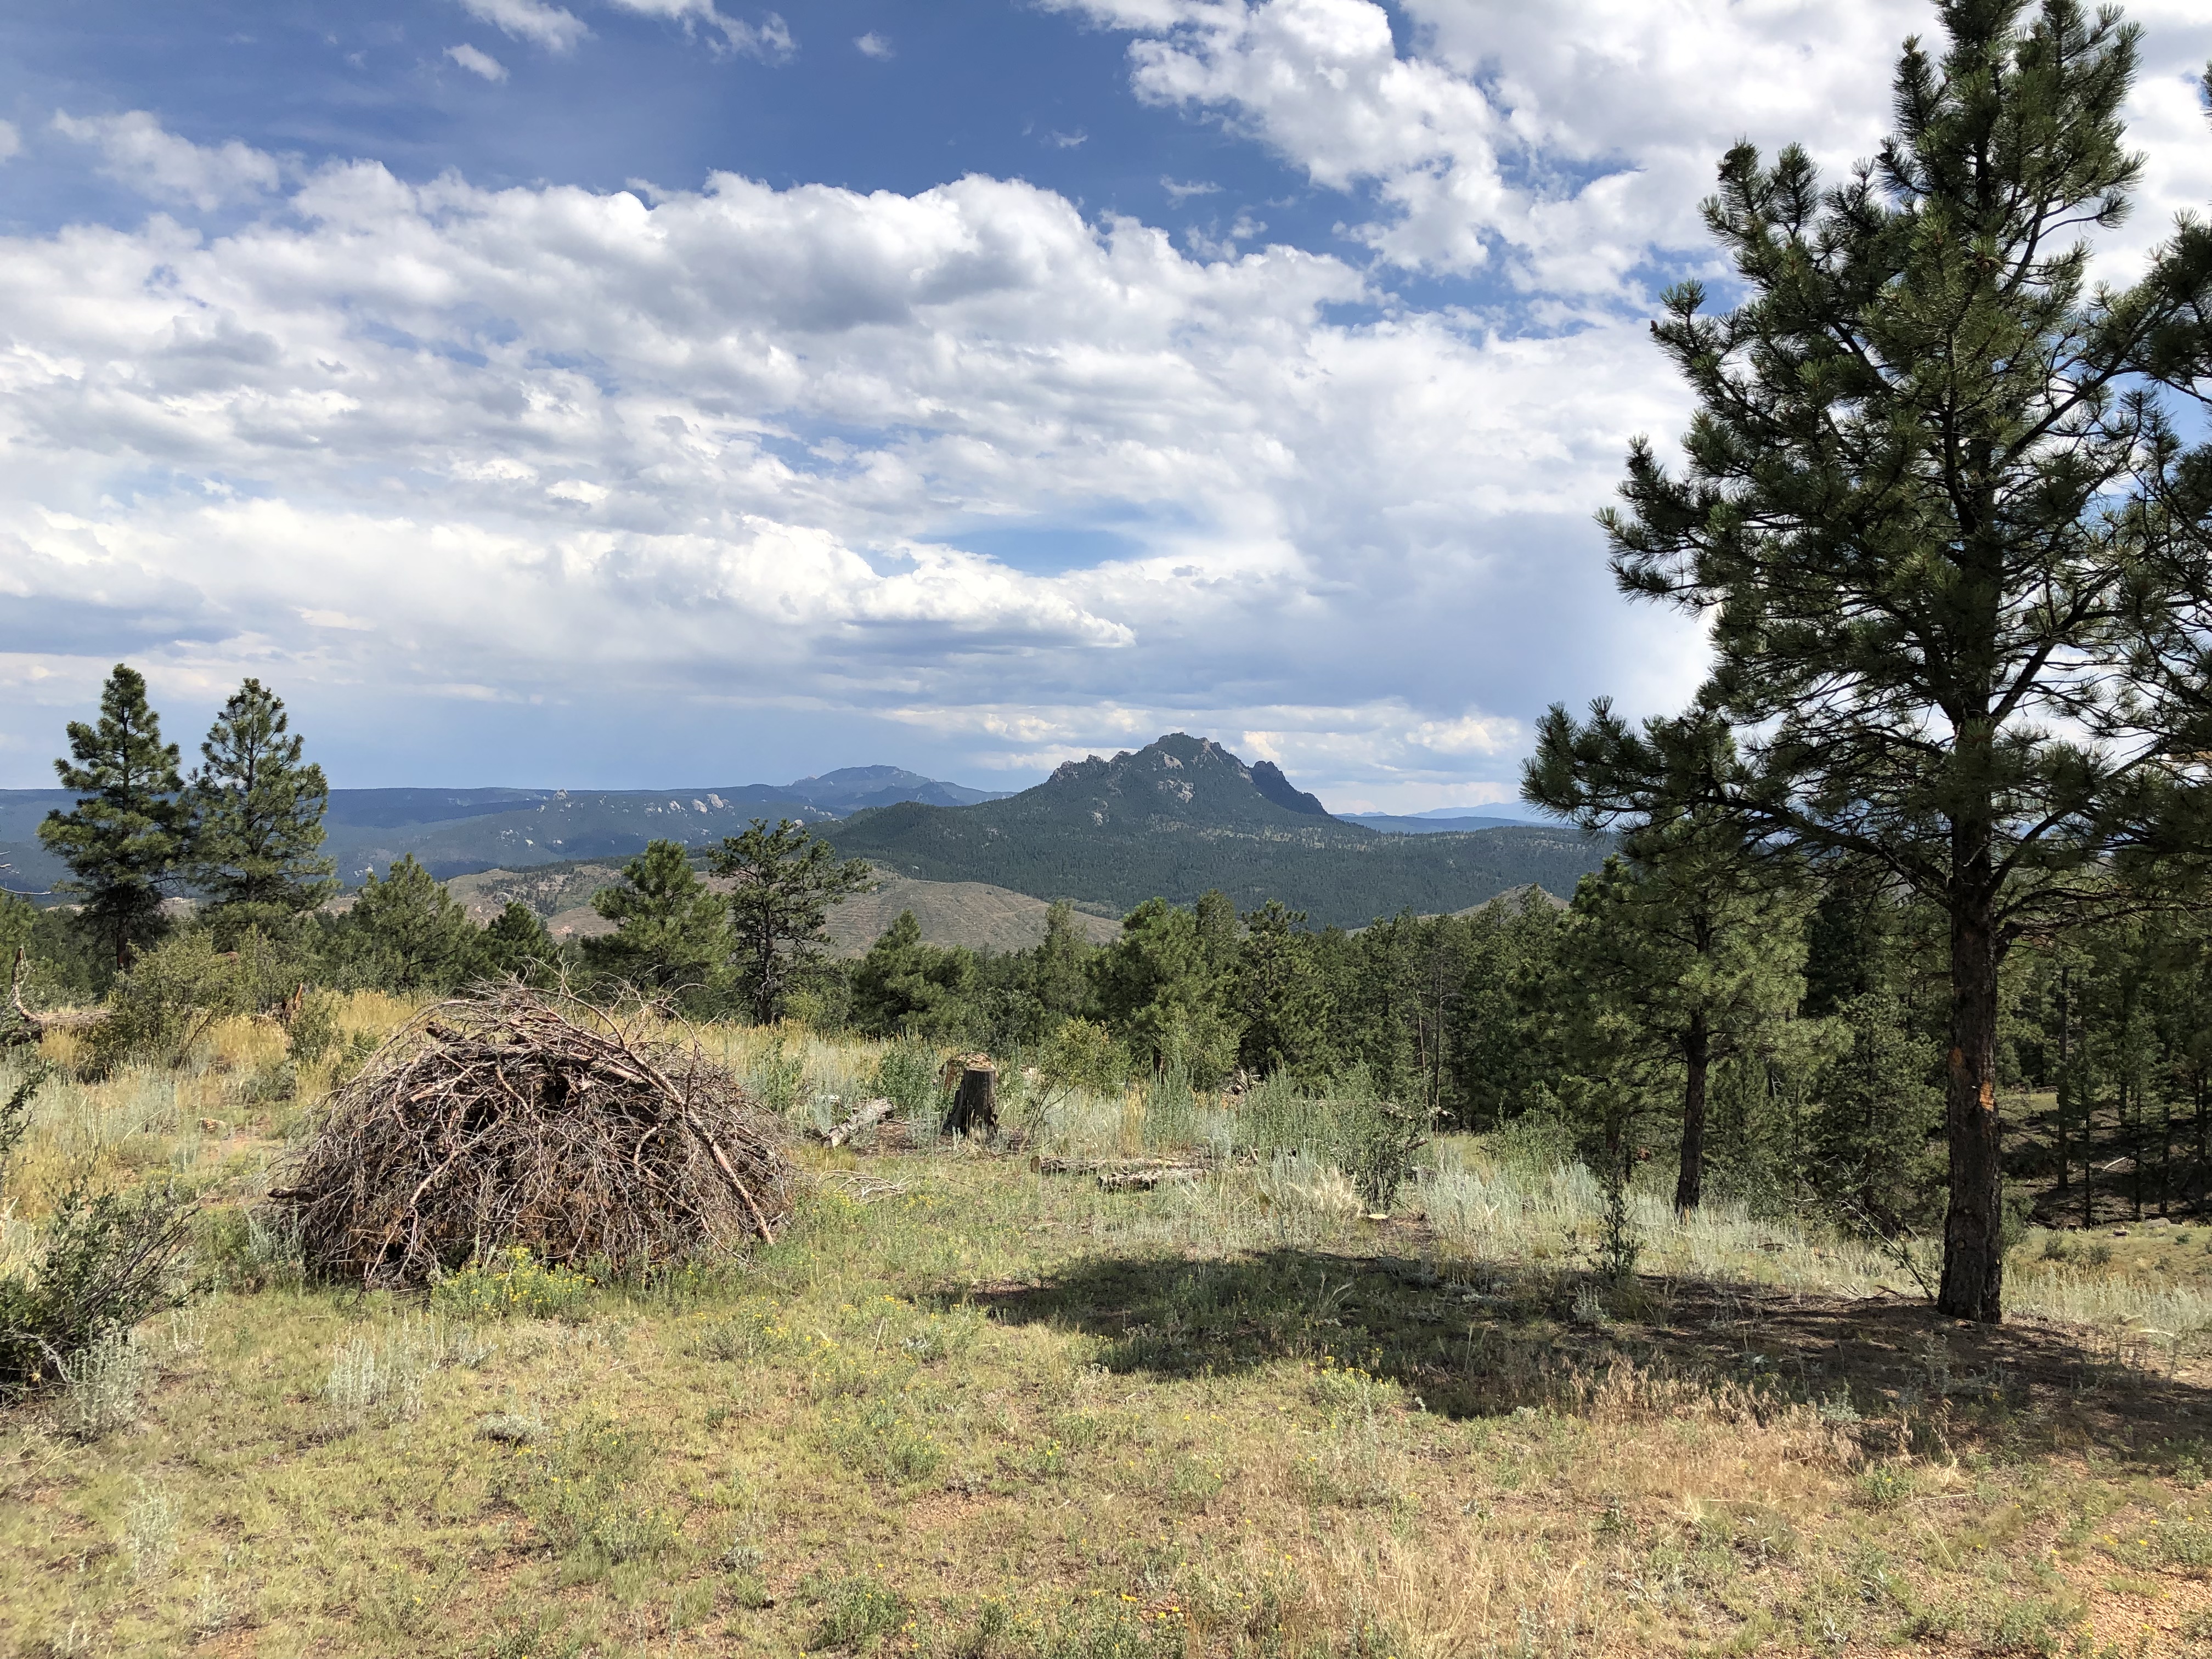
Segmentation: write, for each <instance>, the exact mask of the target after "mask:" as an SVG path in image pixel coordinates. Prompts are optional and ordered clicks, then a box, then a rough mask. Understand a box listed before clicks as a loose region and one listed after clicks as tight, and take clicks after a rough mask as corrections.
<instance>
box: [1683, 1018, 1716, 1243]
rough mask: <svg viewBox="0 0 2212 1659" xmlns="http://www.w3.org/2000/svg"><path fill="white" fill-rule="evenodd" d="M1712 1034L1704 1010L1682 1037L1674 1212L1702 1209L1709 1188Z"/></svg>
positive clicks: (1691, 1021)
mask: <svg viewBox="0 0 2212 1659" xmlns="http://www.w3.org/2000/svg"><path fill="white" fill-rule="evenodd" d="M1712 1052H1713V1038H1712V1032H1711V1030H1710V1029H1709V1028H1708V1027H1707V1025H1706V1024H1705V1011H1704V1010H1703V1009H1702V1008H1701V1009H1699V1011H1698V1012H1696V1013H1694V1014H1692V1015H1691V1016H1690V1029H1689V1030H1687V1031H1685V1032H1684V1033H1683V1034H1682V1072H1683V1082H1682V1167H1681V1171H1680V1174H1678V1175H1677V1176H1675V1177H1674V1213H1675V1214H1677V1215H1686V1214H1688V1213H1689V1212H1691V1211H1692V1210H1694V1209H1696V1208H1697V1207H1698V1203H1699V1200H1700V1199H1701V1198H1702V1197H1703V1196H1704V1194H1705V1079H1706V1076H1707V1073H1709V1072H1710V1070H1711V1066H1712Z"/></svg>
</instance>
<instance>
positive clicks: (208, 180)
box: [53, 110, 283, 212]
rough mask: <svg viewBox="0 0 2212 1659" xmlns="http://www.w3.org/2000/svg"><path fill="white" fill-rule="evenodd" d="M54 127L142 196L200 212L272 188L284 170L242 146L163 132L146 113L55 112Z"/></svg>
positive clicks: (264, 155) (271, 159)
mask: <svg viewBox="0 0 2212 1659" xmlns="http://www.w3.org/2000/svg"><path fill="white" fill-rule="evenodd" d="M53 129H54V131H56V132H58V133H59V134H61V135H62V137H64V138H71V139H75V140H76V142H77V143H82V144H90V145H92V146H93V147H94V149H97V150H99V152H100V171H101V172H102V173H106V174H107V175H108V176H109V177H110V178H112V179H119V180H120V181H121V182H123V183H124V184H126V185H131V187H132V188H133V189H135V190H137V191H142V192H143V193H144V194H146V195H149V196H154V197H164V198H167V199H171V200H175V201H179V202H185V203H188V204H191V206H193V207H196V208H198V209H199V210H201V211H202V212H209V211H212V210H214V209H216V208H218V207H221V206H222V205H224V204H226V203H231V202H237V201H241V200H251V199H252V198H254V197H261V196H265V195H267V194H269V193H270V191H274V190H276V188H277V187H278V185H280V184H281V183H282V181H283V169H282V167H280V166H279V164H278V162H277V160H276V157H275V156H273V155H268V154H267V153H265V152H264V151H262V150H258V149H252V148H250V147H248V146H247V145H245V144H241V143H239V142H238V141H237V140H236V139H235V138H234V139H231V140H230V141H229V142H228V143H222V144H195V143H192V142H191V140H189V139H185V138H180V137H177V136H176V135H175V134H174V133H172V132H169V131H165V130H164V129H163V127H162V125H161V122H160V121H159V120H158V119H157V118H155V116H153V115H152V114H150V113H149V112H147V111H145V110H132V111H131V112H128V113H127V114H123V115H100V116H91V117H88V118H83V119H78V118H75V117H73V116H71V115H70V113H69V112H67V111H65V110H64V111H60V112H57V113H56V114H55V116H54V119H53Z"/></svg>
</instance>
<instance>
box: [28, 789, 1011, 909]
mask: <svg viewBox="0 0 2212 1659" xmlns="http://www.w3.org/2000/svg"><path fill="white" fill-rule="evenodd" d="M995 799H1000V793H999V792H994V791H991V790H987V789H972V788H969V787H968V786H966V785H965V784H958V783H947V782H945V781H943V780H942V779H939V778H926V777H923V776H922V775H921V774H920V773H918V772H909V771H907V770H906V769H904V768H902V767H896V766H848V767H844V768H842V769H839V770H837V771H835V772H825V773H823V775H821V776H819V777H812V778H801V779H799V780H798V781H796V782H794V783H789V784H769V783H743V784H721V785H719V786H717V787H714V788H710V789H699V788H690V789H510V788H483V789H333V790H331V802H330V809H329V811H327V812H326V813H325V816H324V819H323V827H324V829H325V842H324V844H323V845H324V850H325V852H326V853H328V854H330V856H331V858H333V859H335V860H337V866H338V877H339V879H340V880H342V881H343V882H344V883H345V884H347V885H348V886H352V885H355V884H357V883H359V882H360V881H361V880H362V878H363V877H365V876H367V875H368V874H369V873H370V872H372V871H374V872H382V871H384V870H385V869H386V868H387V867H388V866H390V865H392V863H393V862H394V861H395V860H398V859H400V858H402V857H404V856H406V855H408V854H412V855H413V856H414V858H415V859H416V861H417V862H418V863H420V864H422V866H424V867H425V868H427V869H428V871H429V872H431V873H432V874H433V875H435V876H440V877H447V876H456V875H465V874H468V873H470V872H475V871H479V870H488V869H491V868H494V867H495V866H499V867H505V868H507V869H510V870H511V869H517V868H527V867H529V866H532V865H540V864H556V863H562V862H565V861H568V860H574V859H605V858H612V859H626V858H629V856H630V855H632V854H635V853H640V852H642V851H644V850H645V846H646V843H647V842H651V841H654V840H658V839H666V840H670V841H678V842H683V843H684V845H686V846H696V844H698V843H699V842H706V841H719V840H720V839H721V838H722V837H723V836H734V835H736V834H738V832H739V831H741V830H742V829H744V827H745V826H746V824H748V823H750V822H751V821H752V820H753V819H754V818H757V817H765V818H770V819H775V818H797V819H799V821H800V822H802V823H825V822H827V821H829V820H830V819H833V818H837V817H843V816H844V815H846V814H847V813H848V812H853V811H860V810H862V809H863V808H865V807H869V806H884V805H890V804H891V803H893V802H896V801H902V800H919V801H927V802H929V803H931V804H933V805H940V806H965V805H973V804H975V803H976V802H979V801H987V800H995ZM75 800H76V795H75V794H74V793H72V792H70V791H69V790H66V789H0V864H7V865H9V866H13V872H12V873H9V874H4V875H0V882H4V883H6V884H7V885H8V886H9V887H11V888H13V889H15V890H17V891H19V892H21V891H41V892H42V891H45V890H47V889H49V888H51V887H52V884H54V883H55V882H57V881H58V880H60V879H61V878H62V877H63V876H64V874H65V873H66V872H65V871H64V869H63V867H62V865H61V862H60V860H58V859H56V858H54V857H53V856H52V854H49V853H48V852H47V851H46V848H44V847H43V846H41V845H40V842H39V839H38V828H39V821H40V819H42V818H44V817H46V814H47V813H48V812H51V811H57V810H62V811H66V810H67V809H68V808H69V807H70V805H71V804H73V803H74V802H75Z"/></svg>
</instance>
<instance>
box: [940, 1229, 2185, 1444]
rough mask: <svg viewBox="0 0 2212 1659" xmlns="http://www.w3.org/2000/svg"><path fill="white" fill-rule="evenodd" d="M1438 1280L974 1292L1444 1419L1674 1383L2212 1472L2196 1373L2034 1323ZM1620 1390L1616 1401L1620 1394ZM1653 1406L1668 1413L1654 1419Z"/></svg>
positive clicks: (1125, 1284) (1472, 1276)
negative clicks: (1396, 1400)
mask: <svg viewBox="0 0 2212 1659" xmlns="http://www.w3.org/2000/svg"><path fill="white" fill-rule="evenodd" d="M1452 1275H1453V1276H1450V1277H1441V1278H1440V1277H1438V1276H1437V1274H1436V1273H1434V1272H1433V1271H1432V1270H1431V1269H1429V1268H1427V1267H1425V1266H1424V1265H1423V1264H1421V1263H1419V1262H1416V1261H1407V1260H1402V1259H1395V1258H1393V1257H1390V1256H1388V1255H1380V1256H1378V1255H1350V1254H1337V1253H1333V1252H1329V1251H1326V1250H1314V1249H1289V1248H1285V1249H1269V1250H1264V1251H1259V1252H1255V1253H1252V1254H1249V1255H1240V1256H1232V1257H1229V1258H1226V1259H1218V1260H1189V1259H1186V1258H1182V1257H1177V1256H1173V1255H1146V1256H1113V1255H1102V1256H1096V1257H1092V1258H1090V1259H1088V1260H1085V1261H1080V1262H1079V1263H1077V1264H1075V1265H1074V1266H1073V1267H1070V1268H1068V1269H1067V1270H1066V1271H1065V1272H1063V1273H1060V1274H1058V1275H1057V1276H1055V1277H1053V1278H1050V1279H1045V1280H1042V1281H1039V1282H1033V1283H1028V1284H1024V1285H1005V1286H1000V1287H995V1288H984V1289H981V1290H978V1291H975V1293H973V1297H972V1299H973V1300H974V1301H975V1302H977V1303H978V1304H981V1305H982V1306H984V1307H986V1308H987V1309H988V1310H990V1313H991V1315H992V1316H993V1317H994V1318H995V1319H998V1320H1000V1321H1003V1322H1008V1323H1016V1324H1028V1323H1042V1324H1048V1325H1052V1326H1054V1327H1056V1328H1062V1329H1066V1330H1070V1331H1077V1332H1081V1333H1083V1334H1086V1335H1090V1336H1092V1337H1096V1338H1098V1339H1100V1340H1102V1341H1103V1344H1104V1348H1103V1353H1102V1354H1101V1356H1100V1360H1101V1363H1102V1364H1104V1365H1105V1366H1106V1367H1107V1368H1108V1369H1109V1370H1114V1371H1118V1372H1124V1373H1145V1374H1148V1375H1151V1376H1159V1377H1169V1378H1176V1377H1192V1376H1207V1375H1211V1376H1223V1375H1233V1374H1235V1373H1237V1372H1239V1371H1243V1370H1251V1369H1254V1368H1256V1367H1259V1366H1262V1365H1267V1364H1273V1363H1275V1362H1278V1361H1281V1360H1285V1359H1291V1360H1304V1361H1307V1362H1309V1363H1313V1364H1319V1363H1321V1362H1322V1359H1323V1358H1324V1357H1325V1356H1326V1357H1330V1358H1334V1361H1335V1362H1336V1363H1337V1364H1352V1365H1358V1366H1361V1367H1363V1368H1364V1369H1365V1370H1368V1371H1370V1372H1372V1373H1373V1374H1374V1375H1376V1376H1381V1377H1385V1378H1388V1379H1389V1380H1391V1381H1394V1382H1396V1383H1401V1384H1402V1385H1403V1386H1404V1387H1405V1389H1407V1392H1408V1393H1409V1394H1412V1395H1418V1396H1419V1399H1420V1401H1422V1403H1423V1404H1424V1405H1425V1406H1426V1407H1427V1408H1428V1409H1429V1410H1431V1411H1434V1412H1441V1413H1446V1414H1448V1415H1451V1416H1455V1417H1475V1416H1496V1415H1501V1414H1504V1413H1510V1412H1512V1411H1515V1410H1517V1409H1519V1408H1521V1407H1536V1408H1538V1409H1542V1410H1553V1411H1564V1412H1569V1413H1583V1412H1587V1411H1590V1410H1593V1409H1597V1408H1599V1407H1601V1405H1602V1404H1603V1402H1605V1401H1607V1400H1611V1401H1629V1402H1633V1401H1637V1400H1639V1399H1640V1400H1644V1401H1655V1402H1656V1401H1663V1400H1666V1399H1674V1400H1677V1401H1680V1400H1681V1399H1682V1398H1683V1397H1684V1394H1685V1391H1687V1392H1688V1393H1690V1394H1692V1395H1696V1394H1703V1395H1707V1396H1709V1397H1712V1398H1716V1399H1718V1400H1721V1401H1726V1402H1729V1403H1730V1404H1732V1405H1733V1406H1735V1407H1737V1408H1740V1409H1742V1410H1745V1411H1747V1412H1753V1413H1757V1412H1763V1411H1765V1410H1770V1409H1772V1408H1776V1407H1783V1406H1786V1405H1792V1404H1804V1405H1808V1406H1814V1407H1819V1408H1820V1409H1821V1410H1822V1411H1823V1412H1824V1413H1826V1415H1827V1416H1828V1417H1829V1418H1830V1419H1831V1420H1832V1421H1834V1422H1836V1423H1838V1425H1850V1426H1852V1427H1853V1429H1854V1431H1855V1432H1857V1433H1858V1434H1859V1435H1860V1436H1861V1437H1862V1439H1863V1440H1865V1441H1868V1442H1869V1443H1870V1446H1871V1447H1878V1446H1879V1445H1880V1444H1881V1442H1882V1440H1883V1438H1884V1437H1885V1436H1887V1437H1889V1438H1890V1439H1891V1440H1892V1441H1893V1443H1912V1444H1914V1445H1916V1446H1917V1448H1918V1449H1923V1450H1928V1449H1935V1448H1936V1446H1938V1445H1940V1444H1956V1443H1977V1444H1981V1445H1984V1446H1987V1447H1989V1448H1990V1449H1999V1448H2002V1447H2008V1446H2009V1447H2012V1448H2015V1449H2019V1450H2022V1451H2027V1450H2040V1451H2050V1450H2056V1449H2063V1448H2067V1447H2077V1448H2081V1449H2088V1448H2092V1447H2093V1448H2095V1449H2099V1450H2101V1451H2103V1452H2105V1453H2106V1454H2108V1455H2119V1456H2124V1457H2125V1458H2127V1459H2129V1460H2130V1462H2141V1463H2146V1464H2163V1465H2165V1466H2166V1467H2169V1468H2170V1467H2172V1465H2173V1464H2175V1463H2176V1462H2178V1461H2179V1460H2180V1459H2182V1458H2184V1457H2190V1458H2194V1459H2196V1460H2197V1462H2200V1463H2212V1389H2208V1388H2207V1387H2206V1382H2207V1380H2208V1379H2207V1376H2206V1374H2205V1371H2204V1369H2203V1367H2201V1366H2199V1367H2189V1366H2184V1367H2182V1368H2181V1369H2180V1370H2179V1373H2178V1374H2169V1372H2168V1371H2167V1370H2166V1366H2165V1365H2164V1364H2163V1363H2162V1362H2161V1361H2160V1359H2159V1357H2158V1356H2157V1355H2156V1353H2155V1352H2154V1351H2152V1350H2149V1349H2147V1348H2144V1347H2142V1346H2134V1347H2130V1346H2126V1345H2124V1344H2121V1343H2118V1342H2115V1341H2113V1340H2110V1339H2108V1338H2105V1337H2100V1336H2099V1335H2097V1334H2093V1333H2090V1332H2087V1331H2083V1330H2081V1329H2076V1328H2068V1327H2063V1326H2059V1325H2056V1324H2051V1323H2048V1322H2042V1321H2036V1320H2018V1321H2015V1322H2012V1323H2008V1324H2006V1325H2003V1326H2001V1327H1997V1328H1987V1327H1982V1326H1976V1325H1971V1324H1967V1323H1966V1322H1961V1321H1956V1320H1950V1319H1943V1318H1939V1317H1938V1316H1936V1313H1935V1311H1934V1310H1932V1309H1931V1308H1929V1307H1928V1306H1927V1305H1926V1304H1923V1303H1919V1302H1914V1301H1907V1300H1905V1299H1902V1298H1898V1297H1866V1298H1850V1297H1830V1296H1815V1295H1809V1294H1807V1293H1804V1292H1800V1291H1785V1290H1778V1289H1776V1288H1773V1287H1771V1286H1766V1285H1756V1284H1751V1283H1745V1282H1729V1281H1717V1280H1706V1279H1686V1278H1674V1277H1666V1276H1661V1275H1645V1276H1644V1277H1642V1278H1639V1279H1637V1280H1635V1281H1634V1282H1633V1283H1632V1284H1629V1285H1618V1286H1612V1285H1602V1284H1601V1283H1599V1282H1598V1281H1595V1280H1593V1279H1591V1278H1589V1276H1588V1275H1585V1274H1583V1273H1575V1272H1571V1271H1553V1270H1546V1269H1542V1268H1529V1267H1516V1266H1507V1265H1499V1264H1481V1263H1475V1264H1457V1265H1456V1266H1455V1267H1454V1268H1453V1269H1452ZM1624 1391H1626V1392H1624ZM1657 1408H1660V1409H1664V1407H1663V1406H1661V1407H1657Z"/></svg>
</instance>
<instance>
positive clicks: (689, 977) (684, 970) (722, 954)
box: [584, 841, 736, 995]
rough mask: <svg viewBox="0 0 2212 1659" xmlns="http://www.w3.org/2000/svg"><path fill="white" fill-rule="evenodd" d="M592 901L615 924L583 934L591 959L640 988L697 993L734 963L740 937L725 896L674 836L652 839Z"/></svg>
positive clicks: (598, 968)
mask: <svg viewBox="0 0 2212 1659" xmlns="http://www.w3.org/2000/svg"><path fill="white" fill-rule="evenodd" d="M592 908H593V909H594V910H596V911H598V912H599V915H602V916H604V917H605V919H606V920H607V921H611V922H613V923H614V924H615V931H614V932H613V933H604V934H601V935H600V936H599V938H597V939H586V940H585V941H584V960H585V961H586V962H587V963H590V964H591V966H592V968H593V969H595V970H596V971H598V972H599V973H601V974H605V975H608V976H609V977H611V978H613V979H618V980H623V981H627V982H628V983H629V984H631V985H635V986H636V987H638V988H640V989H641V990H646V991H675V990H689V991H690V992H691V993H692V994H694V995H696V994H697V993H698V992H699V991H701V990H702V989H703V988H704V987H707V986H708V985H710V984H712V983H714V981H716V980H717V979H719V978H720V977H721V976H723V975H726V973H727V971H728V966H729V960H730V951H731V949H732V946H733V945H734V944H735V943H736V941H735V940H734V939H732V936H731V933H730V921H729V916H728V914H727V911H726V907H725V905H724V902H723V899H722V896H721V895H720V893H717V892H715V891H714V889H712V888H711V887H709V886H708V885H707V884H706V883H705V882H704V881H702V880H701V879H700V878H699V872H697V871H696V870H694V869H693V868H692V867H691V859H690V854H687V853H686V852H685V851H684V848H682V846H680V845H679V844H678V843H677V842H672V841H656V842H650V843H648V844H647V847H646V849H645V851H643V852H642V853H640V854H638V855H637V856H636V857H635V858H634V859H632V860H629V863H627V864H625V865H623V878H622V880H621V881H620V882H619V883H617V884H616V885H614V886H612V887H603V888H601V889H600V890H599V891H598V892H597V893H594V894H593V895H592Z"/></svg>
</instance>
